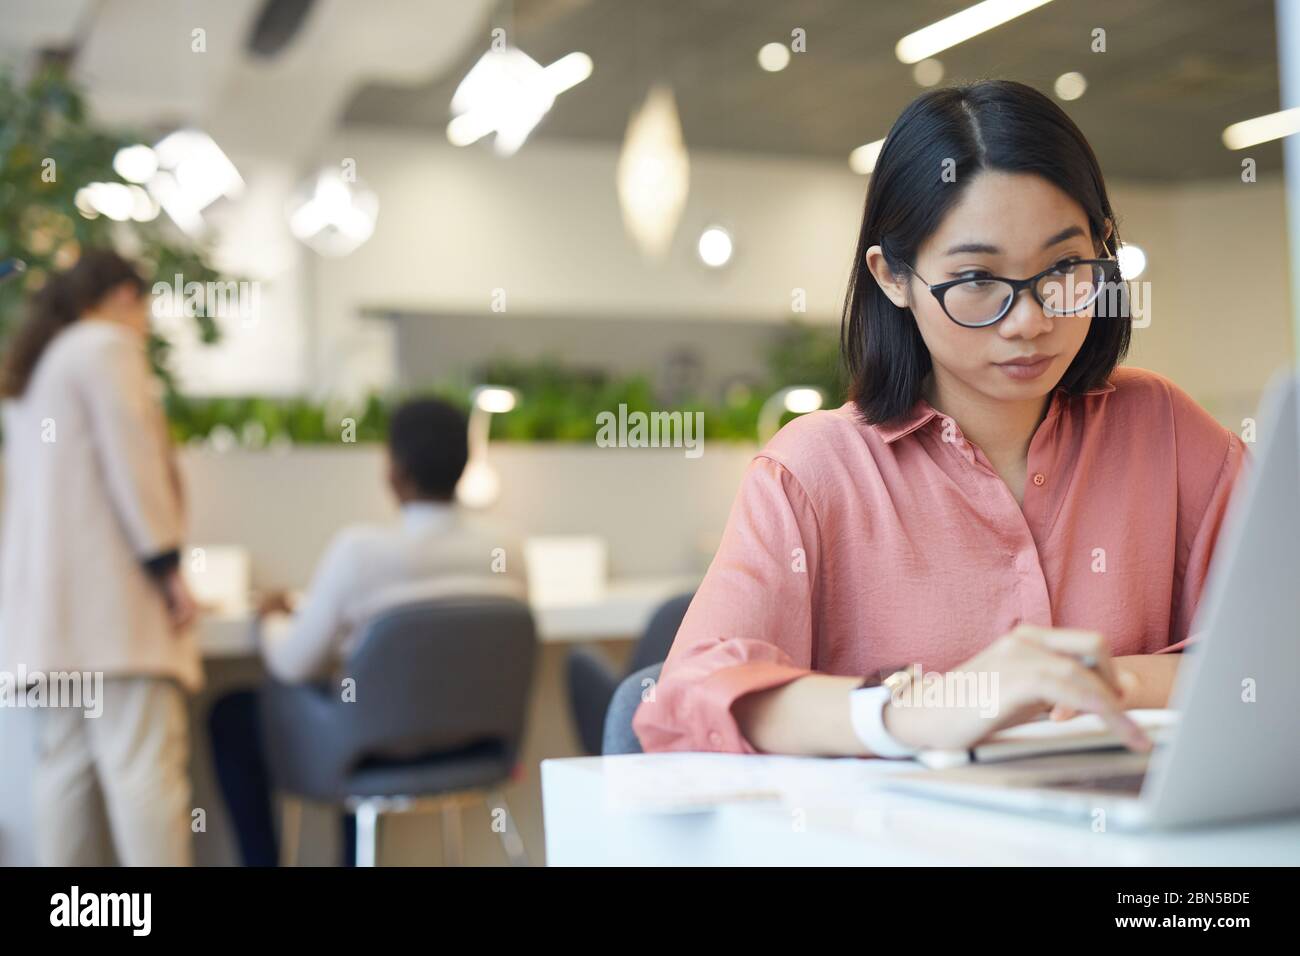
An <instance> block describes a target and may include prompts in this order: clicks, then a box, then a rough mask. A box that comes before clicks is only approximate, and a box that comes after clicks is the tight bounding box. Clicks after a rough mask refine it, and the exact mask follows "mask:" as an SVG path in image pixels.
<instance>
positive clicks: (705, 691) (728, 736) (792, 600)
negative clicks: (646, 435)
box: [632, 455, 819, 753]
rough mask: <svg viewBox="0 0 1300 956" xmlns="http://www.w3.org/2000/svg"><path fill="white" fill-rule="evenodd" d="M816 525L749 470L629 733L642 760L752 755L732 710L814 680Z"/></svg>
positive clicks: (776, 485)
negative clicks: (679, 754) (663, 755)
mask: <svg viewBox="0 0 1300 956" xmlns="http://www.w3.org/2000/svg"><path fill="white" fill-rule="evenodd" d="M818 547H819V535H818V525H817V516H816V514H815V513H814V511H813V507H812V505H811V503H810V502H809V500H808V497H807V495H806V494H805V493H804V490H803V489H802V487H801V486H800V485H799V483H798V481H797V480H796V479H795V478H794V476H793V475H791V474H790V472H789V471H787V470H786V469H785V468H784V467H783V466H782V465H781V464H780V463H778V462H777V461H775V460H773V459H772V458H769V457H766V456H765V455H760V456H759V457H757V458H755V459H754V461H753V462H751V463H750V466H749V469H748V471H747V472H746V474H745V478H744V481H743V482H742V484H741V488H740V492H739V494H738V495H737V497H736V501H735V503H734V504H733V505H732V509H731V515H730V517H729V518H728V521H727V527H726V530H725V532H724V533H723V536H722V543H721V544H720V546H719V548H718V552H717V554H716V555H715V556H714V559H713V563H712V564H711V565H710V566H709V571H708V573H707V574H706V575H705V578H704V581H703V582H702V583H701V585H700V588H699V590H698V591H697V592H696V594H695V598H694V600H693V601H692V602H691V606H690V609H689V610H688V611H687V613H686V617H685V618H684V619H683V621H682V626H681V628H680V629H679V630H678V632H677V638H676V640H675V641H674V642H673V647H672V651H671V652H670V653H669V655H668V660H667V661H666V662H665V664H664V668H663V672H662V674H661V675H660V679H659V682H658V684H657V686H656V687H655V688H654V692H653V695H647V699H644V700H643V701H642V703H641V705H640V706H639V707H638V709H637V713H636V716H635V718H634V720H633V723H632V726H633V729H634V730H635V732H636V735H637V737H638V739H640V741H641V745H642V747H643V748H644V749H645V750H646V751H647V752H651V751H663V750H713V751H726V752H732V753H754V752H755V749H754V747H753V746H752V745H751V744H750V743H749V741H748V740H746V739H745V737H744V735H743V734H742V733H741V731H740V727H739V726H738V725H737V723H736V720H735V718H734V717H733V716H732V713H731V710H732V705H733V704H735V702H736V701H737V700H738V699H740V698H741V697H743V696H745V695H746V694H751V693H754V692H756V691H761V690H768V689H770V688H774V687H780V686H782V685H784V684H788V683H790V682H791V681H793V680H796V679H798V678H800V677H803V676H806V675H807V674H810V673H812V666H811V664H812V659H813V646H814V641H815V640H816V634H815V633H814V625H813V622H814V621H815V620H816V609H815V607H814V603H815V600H816V588H815V582H816V580H817V560H818Z"/></svg>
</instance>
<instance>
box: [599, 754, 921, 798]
mask: <svg viewBox="0 0 1300 956" xmlns="http://www.w3.org/2000/svg"><path fill="white" fill-rule="evenodd" d="M908 769H912V770H915V769H916V768H915V764H912V763H911V762H910V761H908V762H901V763H900V762H898V761H891V760H875V759H868V760H863V759H858V758H856V757H845V758H827V757H781V756H772V755H767V754H714V753H663V754H628V755H624V756H618V757H605V758H604V779H605V802H606V806H607V807H608V808H609V809H611V810H618V811H624V812H635V813H693V812H698V811H700V810H707V809H710V808H711V807H713V806H715V805H716V804H719V803H733V802H739V801H750V800H779V801H782V802H785V803H791V804H799V805H815V804H816V803H818V802H819V801H820V800H821V799H823V798H831V797H834V796H835V795H837V794H838V795H839V797H840V798H841V799H842V798H843V795H844V793H845V792H847V791H850V790H859V791H860V790H862V789H866V788H871V787H874V786H876V785H877V784H878V783H879V781H880V779H881V778H882V777H884V776H886V775H888V774H890V773H892V772H895V771H899V770H908Z"/></svg>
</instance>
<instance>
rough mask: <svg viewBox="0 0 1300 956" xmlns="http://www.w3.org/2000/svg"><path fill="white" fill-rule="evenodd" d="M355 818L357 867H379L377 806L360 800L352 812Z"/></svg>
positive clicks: (369, 801)
mask: <svg viewBox="0 0 1300 956" xmlns="http://www.w3.org/2000/svg"><path fill="white" fill-rule="evenodd" d="M353 812H354V813H355V814H356V818H357V866H358V867H362V866H378V865H379V860H378V857H379V813H380V811H379V806H378V804H377V803H376V802H375V801H372V800H361V801H359V802H358V803H357V804H356V808H355V809H354V811H353Z"/></svg>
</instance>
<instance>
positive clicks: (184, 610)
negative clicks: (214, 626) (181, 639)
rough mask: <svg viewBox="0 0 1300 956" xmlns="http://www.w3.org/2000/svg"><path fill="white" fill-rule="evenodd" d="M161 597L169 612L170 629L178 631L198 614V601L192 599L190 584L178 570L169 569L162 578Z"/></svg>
mask: <svg viewBox="0 0 1300 956" xmlns="http://www.w3.org/2000/svg"><path fill="white" fill-rule="evenodd" d="M163 597H165V598H166V600H167V610H168V612H170V614H171V625H172V630H173V631H174V632H176V633H178V634H179V633H180V632H182V631H184V630H185V628H187V627H189V626H190V625H191V624H193V623H194V621H195V619H196V618H197V617H198V616H199V602H198V601H196V600H195V599H194V595H193V593H191V591H190V586H189V585H188V584H186V583H185V578H184V577H183V576H182V575H181V573H180V571H179V570H175V571H171V572H169V573H168V575H167V577H166V578H164V579H163Z"/></svg>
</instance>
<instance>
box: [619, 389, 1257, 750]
mask: <svg viewBox="0 0 1300 956" xmlns="http://www.w3.org/2000/svg"><path fill="white" fill-rule="evenodd" d="M1248 462H1249V455H1248V453H1247V451H1246V448H1245V445H1244V443H1243V442H1242V440H1241V439H1240V438H1239V437H1238V436H1237V435H1236V434H1234V433H1233V432H1231V431H1229V430H1228V429H1226V428H1224V427H1223V426H1222V425H1220V424H1219V423H1218V422H1216V421H1215V420H1214V419H1213V418H1212V417H1211V416H1210V415H1209V413H1207V412H1206V411H1204V410H1203V409H1202V408H1201V407H1200V406H1198V405H1197V404H1196V403H1195V402H1194V401H1193V400H1192V399H1191V398H1190V397H1189V396H1188V395H1187V394H1186V393H1185V392H1183V391H1182V390H1181V389H1179V388H1178V386H1176V385H1175V384H1173V383H1172V382H1171V381H1169V380H1168V379H1166V378H1164V377H1163V376H1161V375H1158V374H1156V373H1154V372H1150V371H1146V370H1143V369H1137V368H1117V369H1116V370H1115V371H1114V373H1113V374H1112V375H1111V377H1110V380H1109V382H1108V383H1107V384H1105V385H1103V386H1102V387H1100V388H1096V389H1093V390H1091V391H1089V392H1086V393H1084V394H1081V395H1075V396H1070V395H1069V394H1068V393H1066V391H1065V390H1064V389H1063V388H1061V387H1059V386H1058V387H1057V388H1056V389H1055V390H1054V391H1053V392H1052V395H1051V399H1050V405H1049V408H1048V411H1047V414H1046V416H1045V417H1044V418H1043V421H1042V422H1041V423H1040V424H1039V426H1038V429H1037V431H1035V433H1034V436H1033V439H1032V440H1031V442H1030V445H1029V457H1028V471H1027V477H1026V481H1025V491H1024V502H1023V505H1019V504H1017V503H1016V499H1015V497H1014V496H1013V495H1012V493H1011V490H1010V489H1009V488H1008V487H1007V485H1006V483H1005V482H1004V481H1003V479H1002V478H1001V477H1000V476H999V475H998V474H997V472H996V471H994V469H993V468H992V466H991V465H990V463H989V461H988V459H987V458H986V457H985V455H984V453H983V452H982V451H981V450H980V449H979V448H978V447H976V446H975V445H972V444H971V443H970V442H969V441H967V440H966V439H965V438H964V437H963V436H962V433H961V429H960V428H959V427H958V426H957V424H956V422H955V421H954V420H952V419H950V418H947V417H946V416H945V415H944V414H943V413H941V412H939V411H938V410H936V409H935V408H934V407H932V406H931V405H930V404H929V403H928V402H926V401H925V400H924V399H921V400H918V401H917V403H916V404H915V405H914V406H913V408H912V411H911V412H910V413H909V414H908V415H907V416H905V418H904V419H902V420H900V421H898V422H895V423H893V424H891V425H889V426H888V427H884V426H879V425H866V424H863V423H862V421H861V419H860V417H859V416H858V415H857V413H856V410H855V408H854V406H853V405H852V404H845V405H844V406H843V407H841V408H838V409H835V410H834V411H822V412H814V413H813V414H810V415H805V416H804V417H802V418H798V419H795V420H794V421H793V422H791V423H790V424H789V425H787V426H786V427H785V428H783V429H782V430H781V432H780V433H779V434H778V435H777V436H776V437H775V438H774V439H772V441H771V442H770V443H769V444H768V446H767V447H766V448H764V449H763V451H762V452H760V453H759V454H758V455H757V456H756V457H755V458H754V460H753V461H752V462H751V463H750V465H749V468H748V471H747V472H746V474H745V478H744V480H743V483H742V485H741V488H740V492H739V494H738V495H737V497H736V501H735V504H734V505H733V506H732V511H731V516H730V518H729V519H728V523H727V527H726V530H725V532H724V534H723V538H722V542H721V545H720V546H719V548H718V552H717V554H716V555H715V557H714V559H713V563H712V564H711V566H710V567H709V571H708V574H707V575H706V576H705V578H704V581H703V583H702V584H701V585H700V588H699V591H698V592H697V593H696V595H695V599H694V600H693V601H692V602H691V606H690V610H689V611H688V612H687V614H686V617H685V619H684V621H683V623H682V626H681V629H680V630H679V631H678V633H677V638H676V640H675V642H674V643H673V647H672V651H671V653H670V654H669V655H668V660H667V662H666V663H665V665H664V669H663V673H662V675H661V677H660V680H659V683H658V686H657V687H656V688H655V693H654V694H653V699H650V700H646V701H645V702H643V703H642V704H641V705H640V707H639V708H638V710H637V713H636V717H635V720H634V722H633V727H634V729H635V731H636V734H637V736H638V737H639V738H640V740H641V743H642V745H643V746H644V748H645V749H646V750H647V751H657V750H715V751H731V752H741V753H753V752H754V748H753V746H752V745H751V744H750V743H749V741H747V740H746V739H745V737H744V736H743V735H742V734H741V732H740V729H739V727H738V726H737V724H736V721H735V719H734V718H733V717H732V713H731V710H732V705H733V704H734V703H735V701H736V700H737V699H738V698H740V697H742V696H744V695H745V694H750V693H754V692H756V691H760V690H765V689H768V688H773V687H778V686H781V685H783V684H786V683H788V682H790V681H793V680H795V679H797V678H799V677H802V676H804V675H806V674H809V673H812V672H814V671H815V672H819V673H826V674H840V675H868V674H873V675H874V674H878V673H880V672H882V671H888V670H891V669H896V668H899V667H902V666H904V665H907V664H912V663H919V664H921V665H922V666H923V667H924V668H925V669H926V670H940V671H942V670H950V669H952V668H954V667H956V666H957V665H959V664H960V663H962V662H963V661H965V660H967V659H968V658H970V657H971V656H972V655H974V654H976V653H977V652H978V651H980V650H981V649H982V648H984V647H985V646H987V645H988V644H989V643H991V642H992V641H993V640H995V639H996V638H997V637H999V636H1001V635H1002V634H1005V633H1006V632H1007V631H1010V630H1011V629H1012V628H1013V627H1015V626H1016V625H1017V624H1019V623H1022V622H1023V623H1027V624H1040V625H1048V626H1053V627H1079V628H1087V629H1089V630H1096V631H1100V632H1101V633H1102V634H1104V635H1105V636H1106V638H1107V640H1108V641H1109V643H1110V649H1111V653H1112V654H1113V655H1115V656H1120V655H1128V654H1158V653H1161V652H1166V651H1175V650H1178V649H1180V648H1181V647H1182V646H1183V644H1184V643H1185V642H1186V640H1187V638H1188V635H1189V632H1190V631H1191V629H1192V626H1193V619H1194V615H1195V612H1196V608H1197V604H1198V602H1199V600H1200V597H1201V591H1202V588H1203V586H1204V584H1205V579H1206V574H1207V571H1208V569H1209V565H1210V558H1211V556H1212V554H1213V551H1214V544H1215V540H1216V538H1217V536H1218V533H1219V526H1220V524H1221V522H1222V519H1223V516H1224V512H1225V509H1226V507H1227V504H1228V500H1229V497H1230V493H1231V491H1232V488H1233V486H1234V483H1235V482H1236V480H1237V478H1238V476H1239V474H1241V473H1242V471H1243V468H1245V467H1246V466H1247V465H1248Z"/></svg>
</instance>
